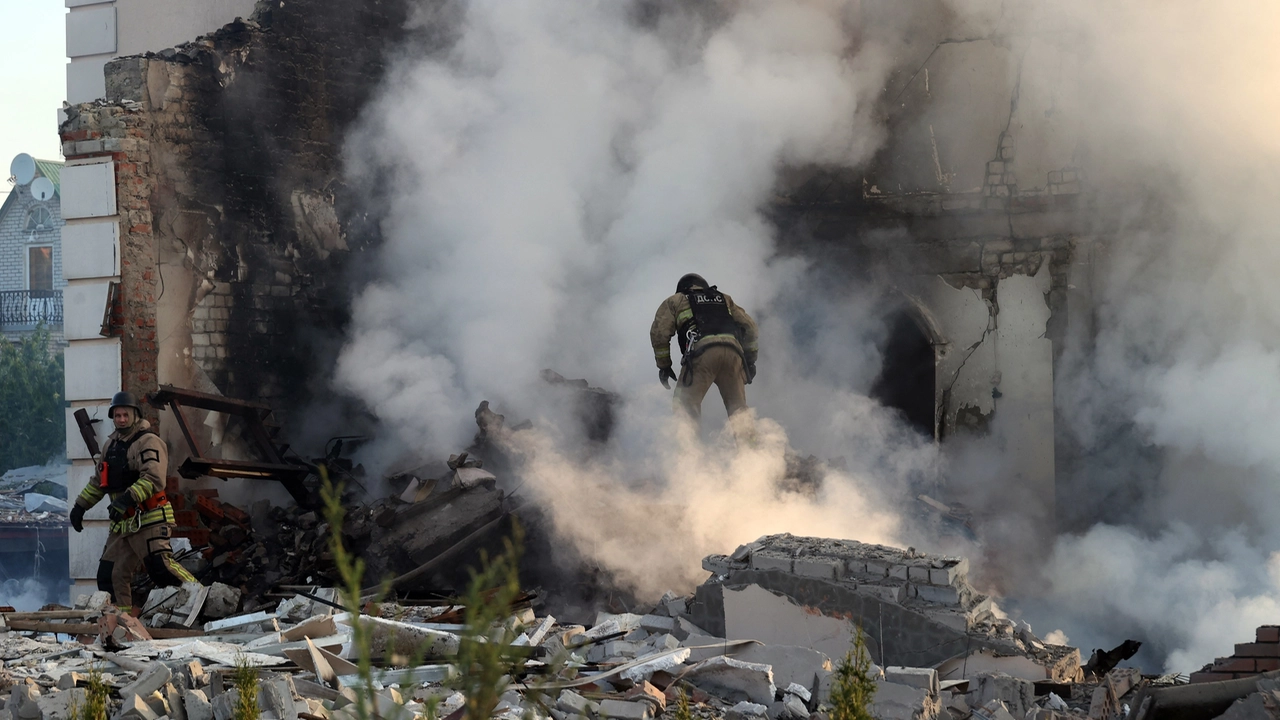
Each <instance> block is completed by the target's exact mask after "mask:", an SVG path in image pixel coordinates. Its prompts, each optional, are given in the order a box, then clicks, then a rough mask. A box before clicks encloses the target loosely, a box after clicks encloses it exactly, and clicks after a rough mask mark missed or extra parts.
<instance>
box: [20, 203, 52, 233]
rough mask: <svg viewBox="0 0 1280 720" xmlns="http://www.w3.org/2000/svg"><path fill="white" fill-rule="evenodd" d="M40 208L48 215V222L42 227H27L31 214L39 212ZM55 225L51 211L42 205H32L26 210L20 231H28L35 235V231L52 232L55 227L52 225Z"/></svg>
mask: <svg viewBox="0 0 1280 720" xmlns="http://www.w3.org/2000/svg"><path fill="white" fill-rule="evenodd" d="M41 210H43V211H44V212H45V214H46V215H48V216H49V224H48V225H47V226H45V227H43V228H33V227H29V226H30V225H31V218H32V216H34V215H35V214H36V213H38V212H40V211H41ZM55 225H56V223H55V222H54V220H53V211H52V210H50V209H49V208H48V207H46V206H44V205H36V206H34V207H32V208H31V209H30V210H27V217H26V219H25V220H24V221H23V223H22V232H24V233H29V234H31V235H35V234H37V233H47V232H52V231H53V230H55V229H56V228H55V227H54V226H55Z"/></svg>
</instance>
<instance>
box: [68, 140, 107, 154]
mask: <svg viewBox="0 0 1280 720" xmlns="http://www.w3.org/2000/svg"><path fill="white" fill-rule="evenodd" d="M100 152H102V141H101V140H80V141H77V142H76V152H75V154H76V155H88V154H90V153H100Z"/></svg>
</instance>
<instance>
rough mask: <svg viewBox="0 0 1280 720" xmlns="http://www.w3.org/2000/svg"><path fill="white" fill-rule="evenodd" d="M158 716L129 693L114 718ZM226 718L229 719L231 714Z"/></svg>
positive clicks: (136, 719) (144, 719) (148, 719)
mask: <svg viewBox="0 0 1280 720" xmlns="http://www.w3.org/2000/svg"><path fill="white" fill-rule="evenodd" d="M159 717H160V716H159V715H157V714H156V711H155V710H152V709H151V706H150V705H148V704H147V702H146V701H145V700H143V699H142V698H140V697H138V696H137V695H130V696H128V697H126V698H125V699H124V702H123V703H121V705H120V712H119V714H117V715H116V716H115V719H114V720H158V718H159ZM226 720H231V716H228V717H227V718H226Z"/></svg>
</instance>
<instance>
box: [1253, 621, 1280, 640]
mask: <svg viewBox="0 0 1280 720" xmlns="http://www.w3.org/2000/svg"><path fill="white" fill-rule="evenodd" d="M1255 637H1256V639H1257V641H1258V642H1260V643H1280V625H1263V626H1262V627H1260V628H1258V630H1257V634H1256V635H1255Z"/></svg>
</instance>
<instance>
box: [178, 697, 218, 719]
mask: <svg viewBox="0 0 1280 720" xmlns="http://www.w3.org/2000/svg"><path fill="white" fill-rule="evenodd" d="M182 707H183V710H184V712H185V713H186V715H187V720H213V705H212V704H211V703H210V702H209V696H208V695H205V693H204V691H203V690H183V691H182Z"/></svg>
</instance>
